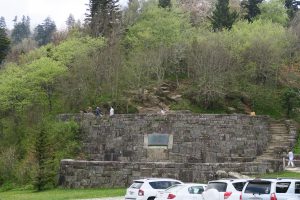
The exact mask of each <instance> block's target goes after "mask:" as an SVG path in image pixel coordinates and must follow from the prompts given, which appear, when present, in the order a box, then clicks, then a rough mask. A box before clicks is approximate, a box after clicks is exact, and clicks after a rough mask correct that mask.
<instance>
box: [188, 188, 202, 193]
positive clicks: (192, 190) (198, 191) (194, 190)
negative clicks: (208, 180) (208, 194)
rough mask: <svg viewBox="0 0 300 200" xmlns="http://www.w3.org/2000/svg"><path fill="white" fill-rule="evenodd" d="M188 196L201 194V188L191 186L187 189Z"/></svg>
mask: <svg viewBox="0 0 300 200" xmlns="http://www.w3.org/2000/svg"><path fill="white" fill-rule="evenodd" d="M188 191H189V193H190V194H202V192H203V191H204V188H203V187H202V186H192V187H189V188H188Z"/></svg>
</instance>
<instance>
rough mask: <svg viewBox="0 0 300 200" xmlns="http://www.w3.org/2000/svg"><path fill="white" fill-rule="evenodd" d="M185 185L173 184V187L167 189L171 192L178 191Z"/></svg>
mask: <svg viewBox="0 0 300 200" xmlns="http://www.w3.org/2000/svg"><path fill="white" fill-rule="evenodd" d="M183 187H184V185H172V186H171V187H169V188H168V189H166V191H169V192H172V191H177V190H180V189H181V188H183Z"/></svg>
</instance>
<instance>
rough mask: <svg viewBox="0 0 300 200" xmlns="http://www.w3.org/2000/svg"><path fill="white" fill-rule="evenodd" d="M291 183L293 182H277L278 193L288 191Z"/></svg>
mask: <svg viewBox="0 0 300 200" xmlns="http://www.w3.org/2000/svg"><path fill="white" fill-rule="evenodd" d="M290 185H291V182H277V183H276V193H286V192H287V191H288V189H289V187H290Z"/></svg>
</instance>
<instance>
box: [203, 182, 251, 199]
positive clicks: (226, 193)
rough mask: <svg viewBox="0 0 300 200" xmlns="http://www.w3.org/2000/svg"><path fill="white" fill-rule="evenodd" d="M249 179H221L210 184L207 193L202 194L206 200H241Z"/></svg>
mask: <svg viewBox="0 0 300 200" xmlns="http://www.w3.org/2000/svg"><path fill="white" fill-rule="evenodd" d="M246 183H247V179H224V180H223V179H221V180H216V181H210V182H208V185H207V187H206V189H205V191H204V192H203V193H202V197H203V199H204V200H212V198H211V196H212V195H213V196H216V197H215V198H214V199H216V200H225V199H226V200H240V196H241V193H242V190H243V188H244V186H245V184H246ZM214 193H215V194H214Z"/></svg>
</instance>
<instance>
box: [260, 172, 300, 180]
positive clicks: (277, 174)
mask: <svg viewBox="0 0 300 200" xmlns="http://www.w3.org/2000/svg"><path fill="white" fill-rule="evenodd" d="M258 177H259V178H298V179H300V173H297V172H290V171H283V172H275V173H270V174H263V175H261V176H258Z"/></svg>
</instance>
